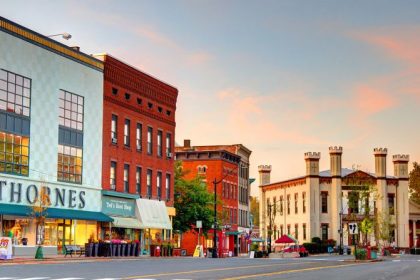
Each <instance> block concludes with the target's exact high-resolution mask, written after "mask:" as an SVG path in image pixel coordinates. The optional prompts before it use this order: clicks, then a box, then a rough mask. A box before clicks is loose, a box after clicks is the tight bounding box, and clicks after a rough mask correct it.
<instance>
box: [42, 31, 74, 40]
mask: <svg viewBox="0 0 420 280" xmlns="http://www.w3.org/2000/svg"><path fill="white" fill-rule="evenodd" d="M55 36H61V37H62V38H63V39H65V40H69V39H71V37H72V36H71V34H69V33H67V32H64V33H59V34H53V35H48V36H47V37H48V38H51V37H55Z"/></svg>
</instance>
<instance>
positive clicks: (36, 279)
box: [19, 277, 50, 280]
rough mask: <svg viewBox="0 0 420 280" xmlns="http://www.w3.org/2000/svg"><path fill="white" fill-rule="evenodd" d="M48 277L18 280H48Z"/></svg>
mask: <svg viewBox="0 0 420 280" xmlns="http://www.w3.org/2000/svg"><path fill="white" fill-rule="evenodd" d="M48 278H50V277H31V278H21V279H19V280H41V279H48Z"/></svg>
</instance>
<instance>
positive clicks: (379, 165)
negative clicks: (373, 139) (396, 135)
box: [373, 148, 388, 179]
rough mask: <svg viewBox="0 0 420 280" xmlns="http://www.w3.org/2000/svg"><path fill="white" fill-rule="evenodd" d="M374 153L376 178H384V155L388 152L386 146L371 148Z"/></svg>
mask: <svg viewBox="0 0 420 280" xmlns="http://www.w3.org/2000/svg"><path fill="white" fill-rule="evenodd" d="M373 154H374V155H375V175H376V178H377V179H386V155H387V154H388V150H387V148H375V149H373Z"/></svg>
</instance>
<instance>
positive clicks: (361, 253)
mask: <svg viewBox="0 0 420 280" xmlns="http://www.w3.org/2000/svg"><path fill="white" fill-rule="evenodd" d="M366 257H367V252H366V250H365V249H357V250H356V260H366Z"/></svg>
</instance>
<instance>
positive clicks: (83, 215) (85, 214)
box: [0, 203, 113, 222]
mask: <svg viewBox="0 0 420 280" xmlns="http://www.w3.org/2000/svg"><path fill="white" fill-rule="evenodd" d="M31 213H32V209H31V207H29V206H26V205H15V204H4V203H0V214H2V215H14V216H30V215H31ZM46 217H47V218H56V219H71V220H92V221H99V222H112V221H113V219H112V218H111V217H109V216H107V215H105V214H104V213H102V212H93V211H82V210H68V209H60V208H48V209H47V215H46Z"/></svg>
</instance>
